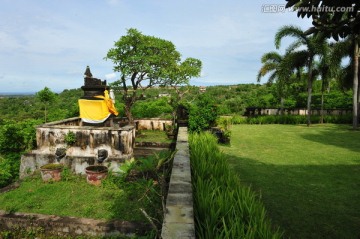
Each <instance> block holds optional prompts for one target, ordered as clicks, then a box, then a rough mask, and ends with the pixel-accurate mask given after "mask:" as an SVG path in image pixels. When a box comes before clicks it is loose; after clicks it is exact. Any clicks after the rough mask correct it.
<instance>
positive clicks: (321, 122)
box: [320, 83, 325, 124]
mask: <svg viewBox="0 0 360 239" xmlns="http://www.w3.org/2000/svg"><path fill="white" fill-rule="evenodd" d="M323 84H324V83H323ZM324 88H325V87H324V86H323V87H322V89H321V117H320V124H323V123H324Z"/></svg>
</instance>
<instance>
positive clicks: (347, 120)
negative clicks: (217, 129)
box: [231, 114, 352, 124]
mask: <svg viewBox="0 0 360 239" xmlns="http://www.w3.org/2000/svg"><path fill="white" fill-rule="evenodd" d="M231 121H232V124H306V123H307V120H306V115H258V116H253V117H242V118H241V117H240V116H233V118H232V120H231ZM311 122H312V123H313V124H317V123H319V122H320V115H312V116H311ZM351 122H352V115H350V114H346V115H325V116H324V123H328V124H351Z"/></svg>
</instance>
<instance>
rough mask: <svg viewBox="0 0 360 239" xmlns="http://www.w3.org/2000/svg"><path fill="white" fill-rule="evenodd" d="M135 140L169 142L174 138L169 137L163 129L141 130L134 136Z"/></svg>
mask: <svg viewBox="0 0 360 239" xmlns="http://www.w3.org/2000/svg"><path fill="white" fill-rule="evenodd" d="M135 141H136V142H158V143H171V142H173V141H174V140H173V139H169V138H168V137H167V135H166V132H165V131H160V130H141V134H140V135H137V136H136V138H135Z"/></svg>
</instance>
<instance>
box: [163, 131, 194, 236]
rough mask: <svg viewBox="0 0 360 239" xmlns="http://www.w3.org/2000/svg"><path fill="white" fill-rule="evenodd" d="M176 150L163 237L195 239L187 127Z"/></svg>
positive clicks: (179, 138)
mask: <svg viewBox="0 0 360 239" xmlns="http://www.w3.org/2000/svg"><path fill="white" fill-rule="evenodd" d="M176 150H177V151H176V154H175V156H174V162H173V168H172V173H171V176H170V183H169V190H168V196H167V199H166V212H165V217H164V222H163V227H162V231H161V237H162V238H163V239H177V238H179V239H180V238H181V239H195V223H194V210H193V195H192V185H191V168H190V153H189V144H188V133H187V128H186V127H179V131H178V137H177V141H176Z"/></svg>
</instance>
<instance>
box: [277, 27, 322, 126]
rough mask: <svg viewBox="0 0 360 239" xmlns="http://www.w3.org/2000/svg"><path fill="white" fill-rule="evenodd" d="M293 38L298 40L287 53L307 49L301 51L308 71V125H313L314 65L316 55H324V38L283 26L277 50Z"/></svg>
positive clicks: (297, 28)
mask: <svg viewBox="0 0 360 239" xmlns="http://www.w3.org/2000/svg"><path fill="white" fill-rule="evenodd" d="M287 36H291V37H294V38H295V39H296V40H295V42H293V43H292V44H291V45H290V46H289V47H288V49H287V51H289V52H290V51H295V50H299V48H301V47H305V48H306V49H305V50H299V52H301V53H302V54H301V55H302V56H303V57H304V59H303V62H304V63H305V64H306V67H307V70H308V78H307V92H308V99H307V125H308V126H310V124H311V96H312V83H313V79H314V78H313V63H314V58H315V56H316V55H319V54H321V53H322V50H323V49H324V47H323V44H324V36H322V35H321V34H316V35H313V36H308V35H307V34H305V33H304V31H302V30H301V29H300V28H299V27H296V26H283V27H282V28H280V29H279V30H278V31H277V32H276V34H275V46H276V48H277V49H279V48H280V45H281V40H282V39H283V38H284V37H287Z"/></svg>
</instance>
